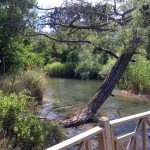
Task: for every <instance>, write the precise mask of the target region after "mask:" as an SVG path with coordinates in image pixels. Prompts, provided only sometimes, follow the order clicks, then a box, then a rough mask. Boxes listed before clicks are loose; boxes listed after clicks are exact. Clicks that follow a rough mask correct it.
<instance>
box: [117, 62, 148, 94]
mask: <svg viewBox="0 0 150 150" xmlns="http://www.w3.org/2000/svg"><path fill="white" fill-rule="evenodd" d="M149 75H150V63H149V61H139V62H135V63H132V64H130V65H129V66H128V68H127V70H126V71H125V73H124V75H123V77H122V78H121V80H120V82H119V87H120V88H122V89H127V90H130V91H131V92H133V93H135V94H144V95H146V96H149V95H150V94H149V93H150V76H149Z"/></svg>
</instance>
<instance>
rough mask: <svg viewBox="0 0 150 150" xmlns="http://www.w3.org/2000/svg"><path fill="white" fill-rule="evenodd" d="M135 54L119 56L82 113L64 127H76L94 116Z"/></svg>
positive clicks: (67, 121) (65, 123)
mask: <svg viewBox="0 0 150 150" xmlns="http://www.w3.org/2000/svg"><path fill="white" fill-rule="evenodd" d="M133 55H134V52H128V53H124V54H122V55H121V56H120V57H119V59H118V60H117V62H116V63H115V65H114V66H113V68H112V70H111V72H110V74H109V75H108V76H107V78H106V79H105V81H104V82H103V84H102V85H101V87H100V88H99V89H98V90H97V91H96V93H95V94H94V96H93V97H92V98H91V99H90V100H89V102H88V104H87V105H86V107H85V108H84V109H83V110H82V111H81V113H80V114H78V115H76V116H74V117H72V118H71V119H69V120H66V121H64V122H63V125H64V127H75V126H79V125H82V124H85V123H86V122H87V121H89V120H90V119H91V118H92V117H93V116H94V114H95V113H96V112H97V110H98V109H99V108H100V106H101V105H102V104H103V103H104V102H105V101H106V99H107V98H108V97H109V95H111V93H112V91H113V89H114V88H115V86H116V84H117V82H118V81H119V79H120V78H121V76H122V75H123V73H124V71H125V69H126V67H127V65H128V63H129V61H130V60H131V58H132V56H133Z"/></svg>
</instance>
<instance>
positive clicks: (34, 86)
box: [0, 70, 46, 101]
mask: <svg viewBox="0 0 150 150" xmlns="http://www.w3.org/2000/svg"><path fill="white" fill-rule="evenodd" d="M45 83H46V82H45V78H44V75H43V74H42V73H39V72H37V71H33V70H28V71H23V72H19V73H18V74H14V75H10V76H4V77H1V79H0V85H1V86H0V90H1V91H3V93H5V94H10V93H20V92H21V93H24V94H26V95H27V96H31V97H34V98H35V99H36V100H37V101H42V98H43V93H44V90H45Z"/></svg>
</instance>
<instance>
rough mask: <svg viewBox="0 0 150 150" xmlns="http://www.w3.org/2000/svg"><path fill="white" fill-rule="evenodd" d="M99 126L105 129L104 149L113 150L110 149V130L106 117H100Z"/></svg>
mask: <svg viewBox="0 0 150 150" xmlns="http://www.w3.org/2000/svg"><path fill="white" fill-rule="evenodd" d="M99 125H100V126H101V127H103V128H104V129H105V142H106V149H107V150H113V149H112V139H111V129H110V123H109V119H108V118H106V117H102V118H101V119H100V120H99Z"/></svg>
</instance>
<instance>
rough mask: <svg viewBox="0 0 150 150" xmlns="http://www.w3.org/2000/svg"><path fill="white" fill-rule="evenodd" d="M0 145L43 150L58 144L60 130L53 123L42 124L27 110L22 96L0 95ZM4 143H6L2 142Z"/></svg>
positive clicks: (61, 136)
mask: <svg viewBox="0 0 150 150" xmlns="http://www.w3.org/2000/svg"><path fill="white" fill-rule="evenodd" d="M0 135H1V139H0V143H1V146H0V147H1V149H3V146H4V147H6V146H7V145H9V147H10V146H11V147H12V149H13V148H17V147H19V149H44V148H47V147H49V146H52V145H54V144H56V143H58V142H60V141H61V140H62V138H63V134H62V129H61V128H60V127H59V126H58V125H56V124H55V123H53V122H43V121H41V120H39V119H38V118H36V117H35V116H34V114H33V113H32V112H30V111H29V110H28V102H27V100H26V98H25V97H24V96H23V95H20V94H19V95H16V94H10V95H9V96H4V95H3V94H2V93H0ZM3 141H6V142H3Z"/></svg>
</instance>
